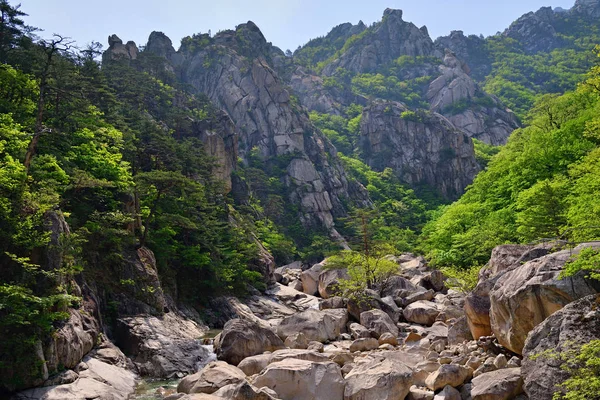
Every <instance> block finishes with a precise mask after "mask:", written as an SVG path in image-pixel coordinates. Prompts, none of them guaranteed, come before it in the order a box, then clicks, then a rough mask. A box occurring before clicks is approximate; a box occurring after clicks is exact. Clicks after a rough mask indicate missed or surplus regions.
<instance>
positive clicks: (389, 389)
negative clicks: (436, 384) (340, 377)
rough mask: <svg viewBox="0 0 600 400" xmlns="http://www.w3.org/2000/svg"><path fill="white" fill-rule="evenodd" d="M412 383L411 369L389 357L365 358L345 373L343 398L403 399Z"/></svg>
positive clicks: (345, 399) (354, 399) (350, 399)
mask: <svg viewBox="0 0 600 400" xmlns="http://www.w3.org/2000/svg"><path fill="white" fill-rule="evenodd" d="M411 384H412V370H411V369H410V368H409V367H407V366H406V365H404V364H402V363H399V362H395V361H392V360H390V359H383V360H381V359H373V358H371V359H370V360H367V361H366V362H362V363H361V364H359V365H357V366H356V367H354V368H353V369H352V371H350V373H349V374H348V375H346V388H345V390H344V400H362V399H380V400H394V399H404V398H405V397H406V395H407V394H408V392H409V389H410V386H411Z"/></svg>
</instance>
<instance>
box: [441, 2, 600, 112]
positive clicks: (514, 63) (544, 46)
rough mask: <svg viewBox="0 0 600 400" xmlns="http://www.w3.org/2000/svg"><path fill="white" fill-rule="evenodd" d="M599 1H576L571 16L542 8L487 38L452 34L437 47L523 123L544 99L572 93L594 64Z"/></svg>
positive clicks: (598, 39) (599, 29)
mask: <svg viewBox="0 0 600 400" xmlns="http://www.w3.org/2000/svg"><path fill="white" fill-rule="evenodd" d="M599 10H600V2H599V1H598V0H586V1H581V0H577V1H576V2H575V5H574V6H573V7H572V8H571V9H570V10H563V9H559V8H557V9H554V10H553V9H552V8H550V7H542V8H541V9H539V10H538V11H536V12H530V13H527V14H525V15H523V16H522V17H520V18H519V19H518V20H516V21H515V22H513V23H512V24H511V25H510V27H508V28H507V29H506V30H505V31H504V32H503V33H499V34H497V35H494V36H490V37H488V38H483V37H478V36H475V35H469V36H465V35H464V34H463V33H462V32H461V31H454V32H452V33H451V34H450V35H449V36H444V37H440V38H438V39H437V40H436V41H435V43H436V45H437V46H439V47H445V48H448V49H450V50H451V51H453V52H454V53H455V54H456V55H457V56H458V57H459V58H460V59H461V60H463V61H465V62H466V63H467V64H468V65H469V66H470V68H471V71H472V76H473V78H474V79H475V80H476V81H477V82H480V83H481V84H482V86H483V88H484V89H485V90H486V91H487V92H489V93H493V94H495V95H497V96H498V97H499V98H500V99H502V101H503V102H505V103H506V104H508V105H509V106H510V108H511V109H512V110H514V111H515V112H516V113H517V114H518V115H519V116H520V117H521V118H523V117H525V116H526V114H527V112H528V111H529V110H530V109H531V107H532V106H533V104H534V102H535V101H536V99H538V98H539V97H540V96H541V95H543V94H546V93H564V92H565V91H567V90H572V89H574V88H575V85H576V84H577V83H578V82H579V81H581V80H582V79H583V76H584V74H585V72H586V71H587V70H588V69H589V68H590V67H591V66H592V65H593V63H594V54H593V53H592V49H593V48H594V46H595V45H597V44H598V43H599V42H600V24H599V23H598V18H597V16H598V13H599V12H600V11H599Z"/></svg>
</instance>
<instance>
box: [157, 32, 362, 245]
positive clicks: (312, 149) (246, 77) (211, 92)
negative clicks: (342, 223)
mask: <svg viewBox="0 0 600 400" xmlns="http://www.w3.org/2000/svg"><path fill="white" fill-rule="evenodd" d="M155 37H156V35H155ZM151 39H153V37H152V36H151ZM147 47H148V48H149V49H150V50H152V49H159V50H158V51H157V54H159V55H162V56H164V57H166V58H167V60H168V61H169V62H170V63H171V66H172V67H173V68H174V69H175V70H176V71H177V72H178V75H179V76H180V77H181V80H182V82H183V83H186V84H189V85H190V86H191V87H192V88H193V90H195V91H196V92H197V93H202V94H205V95H206V96H208V97H209V98H210V100H211V101H212V102H213V103H214V104H215V105H217V106H218V107H219V108H221V109H223V110H224V111H226V112H227V113H228V114H229V116H230V117H231V119H232V120H233V121H234V123H235V126H236V127H237V129H238V130H239V133H240V136H239V140H240V156H241V157H242V158H243V157H246V156H247V155H248V153H249V152H250V150H252V149H253V148H255V147H256V148H257V149H258V154H259V156H260V157H262V158H263V159H264V160H265V161H266V160H271V161H272V160H275V159H278V158H279V159H283V158H285V159H286V168H285V169H286V172H287V174H286V176H285V177H282V181H283V182H284V184H285V186H287V187H288V188H289V198H288V200H290V201H291V202H292V203H294V204H297V205H298V206H299V207H300V215H299V217H300V219H301V221H302V223H303V224H304V225H305V226H306V227H318V226H320V227H325V228H327V229H329V230H331V231H332V233H333V215H344V214H345V207H344V206H343V204H342V202H341V200H340V199H341V198H346V199H350V200H351V201H356V202H357V203H360V204H368V202H369V201H368V197H367V195H366V191H364V189H360V188H354V189H353V190H352V192H350V191H349V186H348V181H347V179H346V175H345V172H344V170H343V168H342V166H341V163H340V161H339V159H338V158H337V156H336V150H335V148H334V147H333V146H332V145H331V143H329V141H328V140H327V139H326V138H325V137H324V136H323V135H322V134H321V133H320V132H319V131H318V130H316V129H315V128H314V127H313V126H312V124H311V123H310V121H309V119H308V115H307V114H306V113H305V112H304V111H302V110H301V109H300V108H299V106H298V105H297V104H296V103H294V100H293V99H292V98H291V97H290V92H289V91H288V89H287V87H286V85H285V84H284V82H283V81H282V80H281V79H280V77H279V75H278V73H277V72H276V70H278V69H279V68H278V67H279V66H281V65H282V64H285V56H284V54H283V52H281V50H279V49H277V48H275V47H273V46H271V44H270V43H267V42H266V40H265V38H264V36H263V35H262V33H261V32H260V30H259V29H258V27H257V26H256V25H255V24H254V23H252V22H248V23H246V24H242V25H239V26H238V27H237V28H236V30H235V31H223V32H220V33H218V34H217V35H215V36H214V37H213V38H211V37H209V36H208V35H203V36H198V37H194V38H186V39H184V41H183V45H182V47H181V49H180V50H179V51H178V52H174V50H171V49H170V48H167V49H165V48H164V47H165V42H164V39H163V40H161V43H160V44H159V45H155V44H154V43H153V42H152V41H149V43H148V46H147ZM334 235H335V233H334Z"/></svg>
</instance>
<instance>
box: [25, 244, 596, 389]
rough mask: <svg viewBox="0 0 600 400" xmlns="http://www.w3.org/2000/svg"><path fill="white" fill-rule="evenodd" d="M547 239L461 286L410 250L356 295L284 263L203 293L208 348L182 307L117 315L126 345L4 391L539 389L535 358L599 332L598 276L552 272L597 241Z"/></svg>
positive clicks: (513, 250)
mask: <svg viewBox="0 0 600 400" xmlns="http://www.w3.org/2000/svg"><path fill="white" fill-rule="evenodd" d="M559 245H561V244H553V245H541V246H515V245H506V246H500V247H498V248H496V249H495V250H494V252H493V254H492V257H491V259H490V262H489V263H488V265H486V267H484V269H482V271H481V273H480V279H479V283H478V285H477V287H476V288H475V290H474V291H472V292H471V293H468V294H466V293H460V292H457V291H454V290H452V289H449V288H448V281H447V279H446V278H445V277H444V276H443V275H442V273H441V272H440V271H437V270H434V269H431V268H429V267H428V266H427V265H426V262H425V260H424V259H423V258H421V257H417V256H414V255H411V254H404V255H402V256H400V257H393V258H392V259H393V260H394V261H395V262H396V263H397V265H398V271H397V274H396V275H394V276H392V277H391V278H390V279H388V280H387V282H386V283H385V284H384V285H383V286H381V287H379V288H377V289H376V290H368V291H367V292H366V293H365V295H364V296H363V297H361V298H360V299H347V298H343V297H337V296H336V293H337V291H336V285H337V282H338V281H339V279H341V278H344V277H345V276H346V272H345V271H344V270H331V269H327V268H326V266H325V265H324V264H323V263H320V264H316V265H313V266H308V267H309V268H308V267H307V266H303V265H302V264H300V263H294V264H291V265H288V266H285V267H282V268H278V269H277V270H276V271H275V274H274V276H275V279H276V282H275V283H274V284H273V285H271V286H270V287H269V289H268V290H267V291H266V292H265V293H259V292H255V293H254V294H253V295H252V296H250V297H248V298H245V299H243V300H240V299H237V298H234V297H223V298H219V299H215V301H214V304H213V308H214V309H215V310H218V312H215V313H214V315H213V316H210V315H209V318H211V319H213V320H214V321H223V322H225V321H226V322H225V324H224V327H223V330H222V332H220V333H218V334H217V335H216V337H215V338H214V344H213V345H211V344H206V343H205V344H203V341H202V340H201V339H199V338H200V337H201V336H202V335H203V334H205V333H206V330H207V328H206V327H204V326H202V325H199V324H198V323H196V322H194V321H193V320H192V319H190V318H186V317H185V316H184V315H183V314H175V313H168V314H165V316H163V317H161V318H158V317H151V316H138V317H135V318H129V319H123V321H122V324H123V326H124V327H127V329H124V331H125V332H126V333H127V334H126V335H123V336H122V337H120V340H117V341H116V343H117V344H119V345H120V346H121V349H122V350H124V351H125V354H127V356H125V354H123V353H122V352H121V349H119V348H118V347H116V346H114V345H112V344H111V343H110V342H108V341H106V342H105V343H104V344H103V345H101V346H99V347H97V348H96V349H95V350H93V351H92V352H91V353H89V354H88V355H87V356H86V358H84V360H83V361H82V362H80V363H79V364H77V365H76V367H75V368H73V369H72V370H67V371H66V372H64V373H62V374H61V375H59V376H57V377H54V378H53V381H51V382H49V383H52V385H46V387H43V388H37V389H31V390H28V391H25V392H22V393H20V394H19V395H18V396H17V397H16V398H19V399H48V400H52V399H63V398H73V399H88V398H98V399H128V398H129V399H137V400H141V399H144V400H150V399H152V400H155V399H165V400H176V399H182V400H192V399H194V400H201V399H235V400H242V399H257V400H258V399H260V400H269V399H280V400H304V399H306V400H309V399H327V400H337V399H339V400H342V399H343V400H358V399H382V400H386V399H390V400H391V399H409V400H426V399H427V400H443V399H447V400H449V399H452V400H454V399H456V400H459V399H462V400H467V399H473V400H484V399H485V400H487V399H494V400H495V399H499V400H504V399H506V400H508V399H527V398H530V399H536V400H538V399H540V400H544V399H551V398H552V393H553V392H554V391H556V390H560V386H557V384H559V383H560V382H562V381H564V379H565V376H564V373H563V372H562V370H561V369H560V365H558V366H557V365H555V364H556V363H555V362H554V361H552V360H548V359H544V358H543V357H542V358H540V357H537V356H536V355H537V354H540V353H543V352H544V351H546V350H547V349H548V348H561V346H565V340H569V341H573V340H575V341H581V342H582V343H585V342H588V341H589V340H592V339H594V338H600V325H599V323H600V322H599V321H600V315H598V310H597V309H596V308H595V306H594V305H595V304H596V302H597V301H598V300H599V299H600V297H599V295H598V290H597V288H596V286H594V284H592V283H591V282H590V281H589V280H587V279H586V278H585V276H580V275H576V276H574V277H572V278H566V279H560V278H559V274H560V272H561V271H562V268H563V267H564V264H565V263H566V262H567V260H569V259H570V257H571V256H572V255H573V254H576V253H577V252H578V251H580V250H581V249H582V248H584V247H599V246H600V244H599V243H587V244H583V245H580V246H578V247H576V248H574V249H565V250H560V248H557V246H559ZM169 314H171V315H169ZM549 317H550V318H549ZM556 327H560V328H558V329H560V332H559V333H556V332H555V331H556V329H557V328H556ZM213 333H217V332H213ZM117 337H119V336H117ZM136 374H137V375H136ZM139 376H143V377H144V378H145V379H146V380H143V381H140V380H139ZM136 379H137V381H136ZM165 379H167V380H166V381H165ZM136 382H137V391H136V389H135V388H136Z"/></svg>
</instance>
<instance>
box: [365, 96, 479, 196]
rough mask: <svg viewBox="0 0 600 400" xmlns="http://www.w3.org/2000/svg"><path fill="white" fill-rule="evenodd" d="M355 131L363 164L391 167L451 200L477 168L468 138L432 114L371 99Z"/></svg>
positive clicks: (412, 182)
mask: <svg viewBox="0 0 600 400" xmlns="http://www.w3.org/2000/svg"><path fill="white" fill-rule="evenodd" d="M360 130H361V139H360V148H361V151H362V154H363V158H364V159H365V160H366V163H367V164H369V165H370V166H371V167H372V168H373V169H375V170H377V171H383V170H384V169H385V168H388V167H389V168H392V170H393V171H394V172H395V173H396V175H397V176H398V177H399V178H400V179H401V180H402V181H403V182H407V183H408V184H410V185H411V186H412V187H420V186H423V185H427V186H429V187H434V188H437V189H438V190H439V191H440V192H441V193H442V195H443V196H444V197H446V198H448V199H456V198H458V197H459V196H460V195H461V194H462V192H463V190H464V188H465V187H466V186H467V185H469V184H470V183H471V182H472V180H473V178H474V177H475V175H476V174H477V172H478V171H479V167H478V165H477V162H476V161H475V155H474V151H473V143H472V141H471V140H470V139H469V137H468V136H466V135H464V134H463V133H462V132H461V131H459V130H457V129H456V128H455V127H454V126H453V125H452V123H450V122H449V121H448V120H447V119H446V118H444V117H443V116H441V115H439V114H437V113H430V112H425V111H421V112H417V113H415V112H412V111H409V110H408V109H407V108H406V107H405V106H404V105H403V104H401V103H397V102H387V101H386V102H383V101H382V102H374V103H372V104H371V105H370V106H369V107H366V108H365V109H364V111H363V115H362V122H361V129H360Z"/></svg>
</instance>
